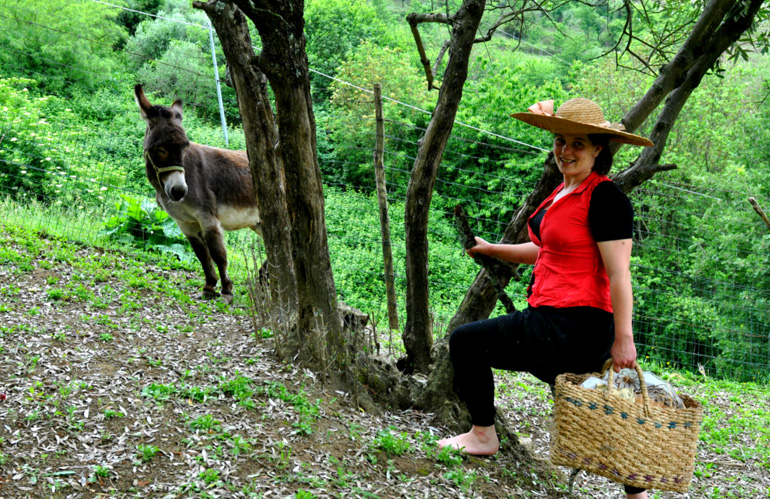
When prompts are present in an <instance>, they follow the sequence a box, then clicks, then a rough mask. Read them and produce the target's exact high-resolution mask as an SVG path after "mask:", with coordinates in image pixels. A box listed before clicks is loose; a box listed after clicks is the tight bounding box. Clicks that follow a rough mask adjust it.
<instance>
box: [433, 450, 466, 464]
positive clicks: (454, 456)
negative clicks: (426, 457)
mask: <svg viewBox="0 0 770 499" xmlns="http://www.w3.org/2000/svg"><path fill="white" fill-rule="evenodd" d="M433 457H434V459H436V461H437V462H439V463H441V464H443V465H445V466H447V467H449V468H453V467H455V466H459V465H461V464H462V463H463V453H462V451H460V450H459V449H455V448H453V447H442V448H441V450H439V451H438V452H436V453H435V454H434V456H433Z"/></svg>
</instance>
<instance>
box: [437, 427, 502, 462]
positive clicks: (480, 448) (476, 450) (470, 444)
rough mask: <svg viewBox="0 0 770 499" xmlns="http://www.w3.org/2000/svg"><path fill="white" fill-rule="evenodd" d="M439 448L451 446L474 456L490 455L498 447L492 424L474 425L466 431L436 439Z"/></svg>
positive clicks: (494, 452) (498, 443)
mask: <svg viewBox="0 0 770 499" xmlns="http://www.w3.org/2000/svg"><path fill="white" fill-rule="evenodd" d="M438 446H439V448H443V447H453V448H455V449H460V450H462V451H463V452H465V453H466V454H472V455H474V456H492V455H494V454H496V453H497V451H498V450H499V449H500V442H499V441H498V440H497V433H495V427H494V426H474V427H473V428H471V431H469V432H468V433H463V434H462V435H457V436H456V437H452V438H445V439H443V440H439V441H438Z"/></svg>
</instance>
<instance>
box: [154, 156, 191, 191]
mask: <svg viewBox="0 0 770 499" xmlns="http://www.w3.org/2000/svg"><path fill="white" fill-rule="evenodd" d="M144 157H145V158H147V161H149V162H150V164H151V165H152V167H153V169H154V170H155V176H156V177H157V178H158V185H160V188H161V189H163V182H162V181H161V180H160V174H161V173H166V172H182V173H184V168H182V167H181V166H180V165H172V166H164V167H163V168H158V166H157V165H156V164H155V162H154V161H153V160H152V157H151V156H150V152H149V151H148V150H147V149H145V150H144Z"/></svg>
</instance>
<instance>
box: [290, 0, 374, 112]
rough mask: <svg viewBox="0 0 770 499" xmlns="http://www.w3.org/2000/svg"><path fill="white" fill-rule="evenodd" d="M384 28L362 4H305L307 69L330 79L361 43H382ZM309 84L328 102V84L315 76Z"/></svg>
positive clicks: (312, 0) (314, 0)
mask: <svg viewBox="0 0 770 499" xmlns="http://www.w3.org/2000/svg"><path fill="white" fill-rule="evenodd" d="M386 33H387V28H386V26H385V25H384V23H383V22H382V21H381V20H380V18H379V16H378V13H377V10H376V9H375V7H374V6H372V5H370V4H369V3H367V2H366V0H352V1H351V0H309V1H308V2H307V3H306V4H305V36H306V37H307V54H308V62H309V64H310V67H311V68H313V69H315V70H316V71H320V72H322V73H325V74H327V75H334V74H336V72H337V69H338V68H339V66H340V65H341V64H342V63H343V62H344V61H345V59H346V58H347V57H348V55H349V54H350V53H351V52H352V51H353V50H354V49H355V48H356V47H358V46H359V45H360V44H361V42H362V41H363V40H373V41H377V40H382V39H383V38H384V37H385V35H386ZM311 82H312V84H313V86H314V88H315V89H316V92H320V94H319V95H318V96H317V97H316V98H317V99H318V98H319V97H320V98H321V99H325V98H328V92H327V88H328V87H329V80H328V79H327V78H324V77H319V76H318V75H314V76H311Z"/></svg>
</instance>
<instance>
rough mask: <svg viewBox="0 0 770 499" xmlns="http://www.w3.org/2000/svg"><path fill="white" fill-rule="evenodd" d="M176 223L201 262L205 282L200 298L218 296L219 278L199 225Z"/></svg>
mask: <svg viewBox="0 0 770 499" xmlns="http://www.w3.org/2000/svg"><path fill="white" fill-rule="evenodd" d="M177 225H179V228H180V229H181V230H182V233H183V234H184V235H185V237H187V240H188V241H190V246H192V249H193V251H194V252H195V256H196V257H197V258H198V261H199V262H201V267H203V274H204V275H205V276H206V284H205V285H204V286H203V296H202V298H204V299H207V300H210V299H213V298H216V297H218V296H219V293H217V292H216V287H217V281H218V280H219V278H218V277H217V271H216V269H215V268H214V264H213V263H212V261H211V255H210V254H209V249H208V247H207V245H206V241H205V239H204V237H203V231H202V230H201V226H200V225H199V224H197V223H180V224H177Z"/></svg>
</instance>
